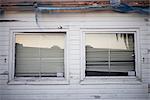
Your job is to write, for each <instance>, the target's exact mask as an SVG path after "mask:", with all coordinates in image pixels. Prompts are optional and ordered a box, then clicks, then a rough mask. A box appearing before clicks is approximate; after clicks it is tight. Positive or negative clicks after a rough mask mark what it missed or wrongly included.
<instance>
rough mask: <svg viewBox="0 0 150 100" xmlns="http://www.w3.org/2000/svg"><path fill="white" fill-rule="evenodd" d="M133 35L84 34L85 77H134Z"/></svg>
mask: <svg viewBox="0 0 150 100" xmlns="http://www.w3.org/2000/svg"><path fill="white" fill-rule="evenodd" d="M134 41H135V40H134V34H133V33H86V34H85V66H86V67H85V76H87V77H93V76H135V75H136V71H135V47H134Z"/></svg>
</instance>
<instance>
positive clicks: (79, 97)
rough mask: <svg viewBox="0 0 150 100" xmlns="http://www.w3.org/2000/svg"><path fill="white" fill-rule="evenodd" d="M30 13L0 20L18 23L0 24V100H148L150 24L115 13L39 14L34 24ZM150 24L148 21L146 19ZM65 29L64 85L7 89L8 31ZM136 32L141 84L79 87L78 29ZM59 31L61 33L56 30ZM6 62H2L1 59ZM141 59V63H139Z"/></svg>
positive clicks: (79, 36)
mask: <svg viewBox="0 0 150 100" xmlns="http://www.w3.org/2000/svg"><path fill="white" fill-rule="evenodd" d="M34 17H35V15H34V13H29V12H28V13H25V12H19V13H16V12H8V13H5V16H4V17H2V18H0V19H1V20H2V19H6V20H7V19H8V20H9V19H11V20H20V21H18V22H1V23H0V100H96V99H98V100H148V84H150V52H148V51H149V50H150V22H147V21H145V18H148V17H147V16H144V15H139V14H119V13H53V14H39V15H38V20H39V22H38V24H39V26H40V28H39V27H38V26H37V24H36V22H35V18H34ZM149 20H150V18H149ZM59 26H62V27H63V28H67V29H69V32H68V34H69V42H68V45H69V46H68V49H69V50H68V52H69V55H68V59H69V62H68V64H69V81H70V84H68V85H8V84H7V82H8V68H9V67H8V66H9V64H10V59H11V58H10V57H11V56H10V54H9V49H12V48H11V44H10V39H9V38H10V30H13V29H15V30H17V29H23V30H25V29H27V30H28V29H42V30H43V29H57V28H58V27H59ZM86 28H87V29H89V28H91V29H92V28H93V29H103V28H118V29H120V28H130V29H131V28H136V29H139V30H140V40H139V42H140V52H141V56H140V59H141V65H140V66H141V69H142V70H141V73H142V82H141V83H137V82H136V80H135V83H134V81H133V83H132V84H131V83H127V84H124V83H117V81H116V84H115V83H113V84H109V83H107V84H97V85H92V84H91V85H81V84H80V81H81V80H80V73H81V72H80V67H82V66H81V58H80V57H81V53H80V45H81V41H80V40H81V39H80V38H81V35H80V34H81V31H80V29H86ZM60 30H61V29H60ZM5 58H6V59H7V61H6V62H5V61H4V59H5ZM143 58H144V61H143Z"/></svg>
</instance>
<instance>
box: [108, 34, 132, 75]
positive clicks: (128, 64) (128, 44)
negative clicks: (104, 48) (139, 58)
mask: <svg viewBox="0 0 150 100" xmlns="http://www.w3.org/2000/svg"><path fill="white" fill-rule="evenodd" d="M114 35H115V34H114ZM116 36H117V39H116V42H118V43H116V45H115V46H118V47H119V45H123V46H124V47H125V48H114V45H112V47H111V50H110V63H111V64H110V66H111V67H110V68H111V69H110V71H111V72H116V73H117V72H122V73H123V75H128V72H131V71H135V68H134V66H135V65H134V62H135V61H134V34H117V35H116ZM114 37H115V36H114ZM111 43H112V42H111ZM133 75H134V74H133Z"/></svg>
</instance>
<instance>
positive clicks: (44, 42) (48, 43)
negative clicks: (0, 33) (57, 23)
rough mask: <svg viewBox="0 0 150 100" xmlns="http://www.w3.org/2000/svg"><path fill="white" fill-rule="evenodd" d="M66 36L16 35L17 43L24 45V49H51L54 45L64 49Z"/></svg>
mask: <svg viewBox="0 0 150 100" xmlns="http://www.w3.org/2000/svg"><path fill="white" fill-rule="evenodd" d="M64 36H65V35H64V34H59V33H56V34H32V35H31V34H30V35H28V34H27V35H23V34H17V35H16V43H20V44H23V46H24V47H37V48H51V47H53V46H54V45H56V46H58V47H60V48H62V49H64V44H65V40H64Z"/></svg>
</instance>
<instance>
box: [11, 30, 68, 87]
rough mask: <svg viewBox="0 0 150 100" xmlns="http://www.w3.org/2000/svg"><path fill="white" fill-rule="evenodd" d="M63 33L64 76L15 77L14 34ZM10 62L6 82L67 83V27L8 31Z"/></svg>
mask: <svg viewBox="0 0 150 100" xmlns="http://www.w3.org/2000/svg"><path fill="white" fill-rule="evenodd" d="M36 32H37V33H47V34H51V33H53V32H56V33H59V32H60V33H62V32H64V33H65V44H64V45H65V47H64V77H15V35H16V34H31V33H33V34H34V33H35V34H36ZM10 33H11V34H10V51H9V52H10V57H9V58H10V59H9V61H10V63H9V78H8V80H9V82H8V84H69V76H68V75H69V68H68V40H69V39H68V37H69V35H68V30H67V29H61V30H59V29H51V30H48V29H42V30H40V29H25V30H11V31H10Z"/></svg>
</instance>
